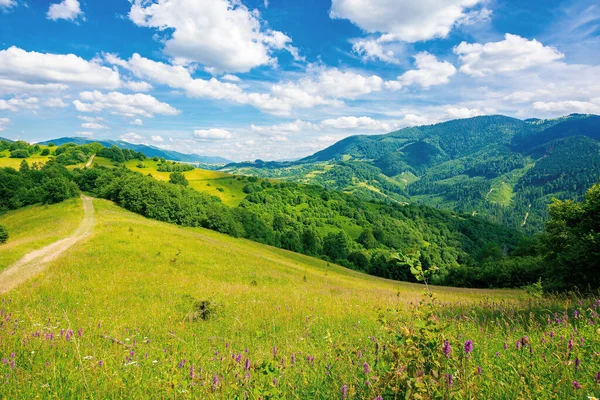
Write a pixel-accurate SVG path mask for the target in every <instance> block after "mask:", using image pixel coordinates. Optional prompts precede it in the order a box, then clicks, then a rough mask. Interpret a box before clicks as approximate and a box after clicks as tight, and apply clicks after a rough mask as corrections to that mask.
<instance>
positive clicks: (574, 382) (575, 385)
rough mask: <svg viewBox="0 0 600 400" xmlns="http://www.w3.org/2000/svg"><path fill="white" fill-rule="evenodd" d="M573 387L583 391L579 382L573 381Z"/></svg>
mask: <svg viewBox="0 0 600 400" xmlns="http://www.w3.org/2000/svg"><path fill="white" fill-rule="evenodd" d="M573 387H574V388H575V389H581V385H580V384H579V382H577V381H573Z"/></svg>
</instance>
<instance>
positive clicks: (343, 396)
mask: <svg viewBox="0 0 600 400" xmlns="http://www.w3.org/2000/svg"><path fill="white" fill-rule="evenodd" d="M347 397H348V385H344V386H342V400H345V399H346V398H347Z"/></svg>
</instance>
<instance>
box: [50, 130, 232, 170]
mask: <svg viewBox="0 0 600 400" xmlns="http://www.w3.org/2000/svg"><path fill="white" fill-rule="evenodd" d="M94 142H95V143H100V144H101V145H103V146H104V147H111V146H117V147H120V148H122V149H130V150H135V151H139V152H141V153H144V154H145V155H146V156H148V157H159V158H160V157H164V158H165V159H167V160H172V161H180V162H189V163H200V164H209V165H225V164H229V163H231V161H230V160H227V159H225V158H222V157H211V156H201V155H197V154H184V153H179V152H177V151H172V150H165V149H161V148H158V147H155V146H149V145H145V144H133V143H128V142H123V141H120V140H119V141H113V140H90V139H86V138H82V137H63V138H58V139H52V140H46V141H44V142H41V143H40V144H43V145H45V144H49V143H54V144H55V145H57V146H60V145H62V144H65V143H75V144H78V145H82V144H87V143H94Z"/></svg>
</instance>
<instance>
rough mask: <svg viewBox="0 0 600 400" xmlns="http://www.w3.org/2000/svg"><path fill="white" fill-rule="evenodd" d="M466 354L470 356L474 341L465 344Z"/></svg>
mask: <svg viewBox="0 0 600 400" xmlns="http://www.w3.org/2000/svg"><path fill="white" fill-rule="evenodd" d="M464 347H465V353H466V354H469V353H470V352H472V351H473V341H472V340H467V341H466V342H465V346H464Z"/></svg>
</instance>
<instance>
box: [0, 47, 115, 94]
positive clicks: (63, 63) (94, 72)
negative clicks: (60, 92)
mask: <svg viewBox="0 0 600 400" xmlns="http://www.w3.org/2000/svg"><path fill="white" fill-rule="evenodd" d="M0 79H6V80H10V81H17V82H21V85H23V88H24V89H27V86H28V85H29V88H31V85H40V84H44V83H58V84H62V85H71V84H73V85H78V86H91V87H95V88H105V89H116V88H118V87H120V86H121V81H120V77H119V73H118V72H117V71H114V70H112V69H110V68H107V67H104V66H102V65H100V64H99V63H98V62H95V61H92V62H90V61H86V60H84V59H83V58H81V57H78V56H76V55H74V54H49V53H37V52H34V51H31V52H28V51H25V50H22V49H20V48H18V47H14V46H13V47H9V48H8V49H6V50H0ZM62 88H63V87H61V89H62Z"/></svg>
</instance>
